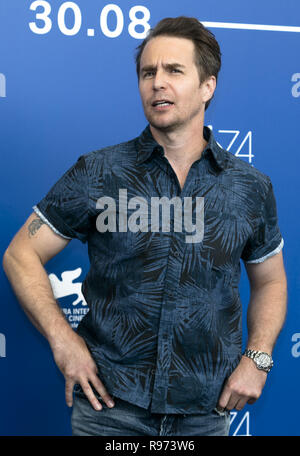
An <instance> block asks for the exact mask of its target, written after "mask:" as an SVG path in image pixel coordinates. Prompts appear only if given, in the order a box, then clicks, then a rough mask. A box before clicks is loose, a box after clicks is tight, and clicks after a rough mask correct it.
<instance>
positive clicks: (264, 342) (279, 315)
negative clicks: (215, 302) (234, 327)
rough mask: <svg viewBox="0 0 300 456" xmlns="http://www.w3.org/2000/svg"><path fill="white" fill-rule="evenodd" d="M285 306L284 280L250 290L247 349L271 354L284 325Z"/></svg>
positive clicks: (285, 291) (285, 289)
mask: <svg viewBox="0 0 300 456" xmlns="http://www.w3.org/2000/svg"><path fill="white" fill-rule="evenodd" d="M286 305H287V285H286V280H285V279H283V280H282V281H274V282H268V283H266V284H264V285H262V286H260V287H259V288H255V289H251V294H250V301H249V305H248V313H247V325H248V343H247V347H248V348H250V349H257V350H261V351H265V352H267V353H272V351H273V347H274V345H275V343H276V340H277V337H278V335H279V333H280V331H281V328H282V326H283V324H284V320H285V315H286Z"/></svg>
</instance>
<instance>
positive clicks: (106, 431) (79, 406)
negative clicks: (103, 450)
mask: <svg viewBox="0 0 300 456" xmlns="http://www.w3.org/2000/svg"><path fill="white" fill-rule="evenodd" d="M96 396H97V399H98V400H99V401H100V402H101V404H102V406H103V408H102V410H99V411H97V410H95V409H94V408H93V407H92V405H91V404H90V402H89V400H88V399H87V398H86V396H85V394H84V392H83V391H82V389H81V387H80V386H79V385H75V389H74V401H73V411H72V418H71V423H72V435H73V436H80V435H81V436H131V435H138V436H160V435H181V436H191V435H194V436H227V435H228V434H229V426H230V413H229V412H227V411H225V412H224V413H223V414H220V413H219V412H217V411H213V412H211V413H209V414H207V415H201V414H198V413H197V414H173V413H170V414H162V413H151V412H150V411H149V410H146V409H143V408H142V407H139V406H137V405H135V404H131V403H129V402H127V401H124V400H123V399H121V398H118V397H116V396H113V395H112V394H111V397H112V399H113V400H114V403H115V406H114V407H113V408H109V407H108V406H107V405H106V404H105V402H104V401H103V399H102V398H101V397H100V396H99V395H98V394H96Z"/></svg>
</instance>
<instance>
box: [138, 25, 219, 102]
mask: <svg viewBox="0 0 300 456" xmlns="http://www.w3.org/2000/svg"><path fill="white" fill-rule="evenodd" d="M162 35H164V36H174V37H178V38H187V39H189V40H191V41H193V43H194V46H195V63H196V65H197V67H198V73H199V80H200V83H201V82H203V81H205V80H206V79H207V78H208V77H209V76H215V78H216V80H218V73H219V71H220V68H221V55H222V54H221V50H220V46H219V44H218V42H217V40H216V39H215V36H214V34H213V33H212V32H210V30H208V29H207V28H206V27H204V25H203V24H201V22H199V21H198V19H196V18H194V17H186V16H180V17H167V18H165V19H162V20H161V21H160V22H158V24H157V25H156V26H155V27H154V28H153V29H150V30H149V32H148V35H147V36H146V38H145V39H144V41H143V42H142V43H141V44H140V45H139V46H138V47H137V53H136V56H135V62H136V72H137V75H138V79H139V77H140V63H141V56H142V53H143V50H144V48H145V46H146V44H147V43H148V42H149V41H150V40H151V39H152V38H156V37H157V36H162ZM210 102H211V99H210V100H208V101H207V102H206V104H205V110H206V109H207V108H208V106H209V104H210Z"/></svg>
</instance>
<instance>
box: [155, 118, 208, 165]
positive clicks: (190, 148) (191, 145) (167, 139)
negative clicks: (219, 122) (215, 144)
mask: <svg viewBox="0 0 300 456" xmlns="http://www.w3.org/2000/svg"><path fill="white" fill-rule="evenodd" d="M203 126H204V120H203V121H202V122H199V123H198V124H197V125H196V126H194V127H192V126H191V127H189V128H188V129H183V128H182V129H177V130H175V131H171V132H164V131H162V130H158V129H157V128H155V127H153V126H152V125H150V130H151V133H152V136H153V138H154V139H155V140H156V142H158V144H160V145H161V146H162V147H163V148H164V152H165V156H166V158H167V159H168V160H169V161H171V162H172V163H174V164H177V165H178V166H183V167H185V166H190V165H191V164H192V163H193V162H194V161H196V160H198V159H199V158H200V157H201V154H202V152H203V150H204V149H205V147H206V145H207V141H206V140H205V139H204V137H203Z"/></svg>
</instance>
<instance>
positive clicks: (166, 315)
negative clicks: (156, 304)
mask: <svg viewBox="0 0 300 456" xmlns="http://www.w3.org/2000/svg"><path fill="white" fill-rule="evenodd" d="M174 237H175V234H174ZM173 239H174V238H173ZM180 273H181V253H180V251H179V250H177V249H175V248H174V247H173V248H172V247H171V249H170V254H169V258H168V263H167V272H166V278H165V292H164V299H163V303H162V310H161V318H160V326H159V334H158V347H157V370H156V374H157V375H156V377H155V381H154V388H153V402H152V411H153V412H155V411H156V409H157V408H158V407H159V410H157V412H159V413H164V412H165V411H166V410H165V409H162V396H163V398H164V400H163V403H164V404H166V399H167V393H168V386H169V376H168V372H169V368H170V364H171V356H172V332H173V322H174V316H175V311H176V296H177V287H178V283H179V279H180ZM156 391H159V393H158V396H159V398H160V400H159V401H158V400H157V402H156V400H155V396H156V394H155V392H156ZM166 405H167V404H166Z"/></svg>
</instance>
